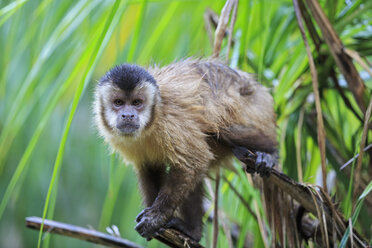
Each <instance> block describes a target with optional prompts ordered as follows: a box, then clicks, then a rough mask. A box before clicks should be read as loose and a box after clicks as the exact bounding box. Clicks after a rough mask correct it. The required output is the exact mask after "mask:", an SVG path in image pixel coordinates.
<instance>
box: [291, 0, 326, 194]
mask: <svg viewBox="0 0 372 248" xmlns="http://www.w3.org/2000/svg"><path fill="white" fill-rule="evenodd" d="M293 5H294V8H295V12H296V18H297V23H298V26H299V27H300V32H301V35H302V39H303V40H304V43H305V47H306V53H307V56H308V58H309V66H310V71H311V77H312V83H313V91H314V97H315V108H316V113H317V131H318V145H319V150H320V157H321V164H322V178H323V188H324V189H325V191H326V192H328V190H327V171H326V149H325V130H324V122H323V115H322V108H321V105H320V96H319V83H318V73H317V70H316V67H315V63H314V59H313V55H312V54H311V50H310V46H309V43H308V41H307V38H306V34H305V30H304V26H303V24H302V16H301V11H300V9H299V6H298V2H297V0H293Z"/></svg>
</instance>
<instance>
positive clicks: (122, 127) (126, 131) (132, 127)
mask: <svg viewBox="0 0 372 248" xmlns="http://www.w3.org/2000/svg"><path fill="white" fill-rule="evenodd" d="M116 128H117V129H118V131H119V132H120V133H121V134H123V135H131V134H134V133H135V132H136V131H137V130H138V128H139V125H137V124H134V123H121V124H118V125H117V126H116Z"/></svg>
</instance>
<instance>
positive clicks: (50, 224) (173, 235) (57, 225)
mask: <svg viewBox="0 0 372 248" xmlns="http://www.w3.org/2000/svg"><path fill="white" fill-rule="evenodd" d="M42 221H43V219H42V218H40V217H27V218H26V226H27V227H28V228H31V229H36V230H40V228H41V223H42ZM43 232H49V233H56V234H60V235H64V236H69V237H73V238H77V239H80V240H85V241H88V242H92V243H96V244H101V245H105V246H110V247H124V248H142V247H141V246H139V245H137V244H136V243H133V242H131V241H129V240H126V239H122V238H118V237H115V236H112V235H108V234H105V233H102V232H98V231H95V230H90V229H87V228H83V227H79V226H75V225H70V224H66V223H62V222H57V221H54V220H47V219H45V220H44V225H43ZM155 239H157V240H159V241H161V242H162V243H164V244H166V245H168V246H170V247H180V248H184V247H189V248H192V247H195V248H203V246H202V245H200V244H199V243H197V242H196V241H194V240H192V239H190V238H189V237H187V236H185V235H184V234H182V233H180V232H178V231H176V230H174V229H170V228H168V229H166V230H165V231H164V233H162V234H161V235H160V236H157V237H155Z"/></svg>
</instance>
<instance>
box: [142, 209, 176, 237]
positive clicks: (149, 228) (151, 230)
mask: <svg viewBox="0 0 372 248" xmlns="http://www.w3.org/2000/svg"><path fill="white" fill-rule="evenodd" d="M169 219H170V216H169V214H167V213H166V211H159V210H158V209H156V208H154V207H148V208H145V209H144V210H142V212H140V213H139V214H138V216H137V217H136V221H137V222H138V223H137V225H136V227H135V229H136V231H137V232H138V233H139V234H140V235H141V236H142V237H144V238H147V240H151V238H152V237H154V236H158V235H159V234H161V233H162V232H163V231H164V228H163V227H164V226H165V224H166V223H167V222H168V221H169Z"/></svg>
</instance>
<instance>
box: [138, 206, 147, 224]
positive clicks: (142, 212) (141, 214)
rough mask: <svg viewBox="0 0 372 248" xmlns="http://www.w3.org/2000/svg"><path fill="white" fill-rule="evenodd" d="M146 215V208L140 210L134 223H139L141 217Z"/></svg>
mask: <svg viewBox="0 0 372 248" xmlns="http://www.w3.org/2000/svg"><path fill="white" fill-rule="evenodd" d="M145 213H146V208H145V209H144V210H142V211H141V212H140V213H139V214H138V215H137V217H136V222H140V221H141V219H142V217H143V216H144V215H145Z"/></svg>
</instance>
